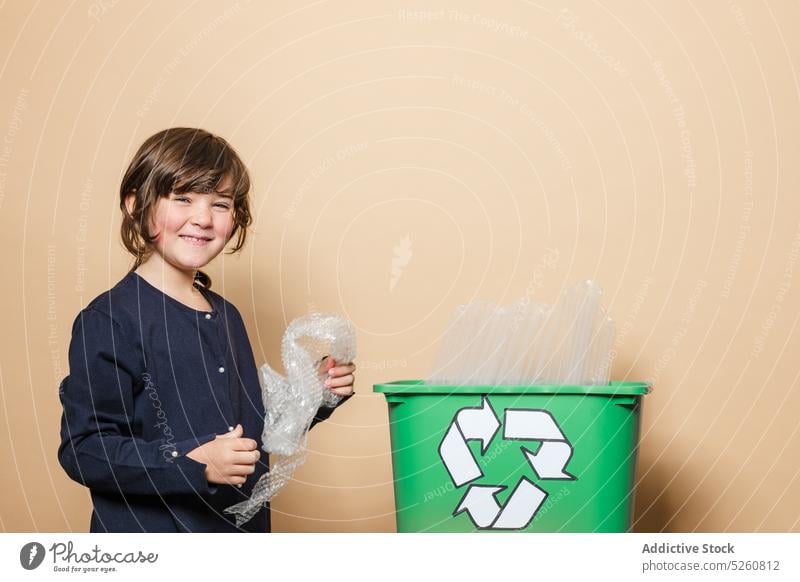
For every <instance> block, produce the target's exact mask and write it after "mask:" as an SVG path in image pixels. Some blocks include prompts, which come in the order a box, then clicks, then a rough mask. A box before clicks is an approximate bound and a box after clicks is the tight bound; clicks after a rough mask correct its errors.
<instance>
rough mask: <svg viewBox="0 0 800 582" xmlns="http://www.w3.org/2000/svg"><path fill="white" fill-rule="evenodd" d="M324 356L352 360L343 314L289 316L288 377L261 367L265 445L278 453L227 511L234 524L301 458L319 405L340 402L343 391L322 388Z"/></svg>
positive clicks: (284, 350) (351, 335) (350, 333)
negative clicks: (250, 489) (247, 492)
mask: <svg viewBox="0 0 800 582" xmlns="http://www.w3.org/2000/svg"><path fill="white" fill-rule="evenodd" d="M325 356H330V357H332V358H333V359H334V360H336V362H337V363H341V364H344V363H348V362H352V361H353V360H354V359H355V356H356V334H355V331H354V329H353V326H352V324H351V323H350V322H349V321H347V320H346V319H343V318H341V317H338V316H336V315H325V314H319V313H314V314H311V315H306V316H303V317H300V318H298V319H295V320H294V321H292V323H291V324H289V327H288V328H287V329H286V332H285V333H284V335H283V341H282V342H281V360H282V363H283V367H284V369H285V370H286V377H283V376H281V375H280V374H278V373H277V372H276V371H275V370H273V369H272V368H270V366H269V365H268V364H264V365H263V366H261V369H260V377H261V394H262V398H263V400H264V409H265V411H266V418H265V419H264V432H263V434H262V435H261V436H262V441H263V443H264V446H263V448H264V450H265V451H266V452H268V453H270V454H273V455H277V457H273V458H272V464H271V467H270V470H269V471H268V472H267V473H265V474H264V475H262V476H261V478H260V479H259V480H258V482H257V483H256V485H255V487H253V492H252V494H251V496H250V498H249V499H248V500H246V501H243V502H241V503H237V504H236V505H233V506H231V507H228V508H227V509H226V510H225V511H226V512H227V513H231V514H234V515H236V524H237V525H241V524H243V523H245V522H247V521H249V520H250V519H251V518H252V517H253V516H254V515H255V514H256V513H257V512H258V511H259V509H261V507H262V506H263V505H264V504H265V503H267V502H268V501H269V500H270V499H272V497H273V496H274V495H275V494H276V493H277V492H278V491H279V490H280V489H281V487H283V486H284V485H285V484H286V483H287V482H288V481H289V480H290V479H291V478H292V474H293V473H294V471H295V469H296V468H297V467H299V466H300V465H302V464H303V463H304V462H305V453H306V442H307V434H308V429H309V427H310V425H311V421H312V420H313V418H314V416H315V415H316V413H317V411H318V410H319V408H320V406H327V407H330V408H333V407H335V406H336V405H337V404H338V403H339V401H341V399H342V397H341V396H337V395H336V394H333V393H332V392H330V391H329V390H326V389H325V386H324V381H325V379H326V377H325V376H324V375H321V374H320V372H319V365H320V362H321V360H322V359H323V357H325Z"/></svg>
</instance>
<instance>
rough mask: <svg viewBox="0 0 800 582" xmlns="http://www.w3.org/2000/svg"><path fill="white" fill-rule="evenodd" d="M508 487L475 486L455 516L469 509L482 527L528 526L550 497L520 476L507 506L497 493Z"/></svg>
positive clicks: (520, 527)
mask: <svg viewBox="0 0 800 582" xmlns="http://www.w3.org/2000/svg"><path fill="white" fill-rule="evenodd" d="M503 489H505V487H492V486H486V485H472V486H470V487H469V488H468V489H467V492H466V494H465V495H464V497H463V498H462V499H461V503H459V505H458V508H457V509H456V511H455V513H453V515H454V516H455V515H458V514H459V513H461V512H464V511H466V512H467V514H468V515H469V518H470V519H471V520H472V523H474V524H475V525H476V526H478V527H479V528H484V529H489V528H491V529H524V528H526V527H528V524H529V523H530V522H531V520H532V519H533V516H534V515H536V512H537V511H538V510H539V507H540V506H541V505H542V503H543V502H544V500H545V499H546V498H547V492H545V491H543V490H542V489H540V488H539V487H537V486H536V485H535V484H533V483H531V482H530V481H529V480H528V479H526V478H525V477H523V478H522V479H520V481H519V483H517V486H516V487H515V488H514V491H513V492H512V493H511V496H510V497H509V498H508V500H507V501H506V504H505V506H501V505H500V504H499V503H498V502H497V499H495V495H497V493H499V492H500V491H502V490H503Z"/></svg>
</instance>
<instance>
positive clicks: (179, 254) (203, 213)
mask: <svg viewBox="0 0 800 582" xmlns="http://www.w3.org/2000/svg"><path fill="white" fill-rule="evenodd" d="M228 186H229V181H228V180H227V179H226V180H224V181H223V182H222V183H221V184H220V187H219V188H218V191H217V192H211V193H208V194H206V193H194V192H189V193H186V194H175V193H174V192H173V193H170V194H169V196H166V197H164V198H159V200H158V202H157V203H156V205H155V208H154V210H153V214H152V220H151V225H150V233H151V235H152V236H153V237H154V239H155V240H154V247H155V248H154V251H155V252H156V253H157V254H158V255H160V256H161V258H162V259H163V260H164V261H166V262H167V263H169V264H170V265H172V266H173V267H175V268H177V269H180V270H181V271H193V270H195V269H199V268H201V267H203V266H205V265H206V264H208V263H209V262H210V261H211V260H212V259H213V258H214V257H216V256H217V255H218V254H219V253H221V252H222V250H223V249H224V248H225V244H226V243H227V242H228V240H229V239H230V236H231V230H232V229H233V199H232V198H231V196H230V194H229V193H227V194H226V193H225V191H226V190H227V189H228Z"/></svg>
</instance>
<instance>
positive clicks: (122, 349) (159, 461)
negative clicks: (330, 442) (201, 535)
mask: <svg viewBox="0 0 800 582" xmlns="http://www.w3.org/2000/svg"><path fill="white" fill-rule="evenodd" d="M201 291H202V292H203V294H204V295H205V297H206V299H207V300H208V301H209V303H210V304H211V306H212V311H210V312H206V311H198V310H195V309H192V308H190V307H188V306H186V305H184V304H183V303H180V302H179V301H177V300H175V299H173V298H172V297H170V296H168V295H166V294H164V293H163V292H161V291H160V290H159V289H157V288H155V287H153V286H152V285H150V284H149V283H148V282H147V281H145V280H144V279H143V278H142V277H141V276H139V275H138V274H136V273H129V274H128V275H126V276H125V278H123V279H122V280H121V281H120V282H119V283H118V284H117V285H116V286H115V287H114V288H113V289H111V290H109V291H107V292H105V293H103V294H101V295H100V296H99V297H97V298H96V299H94V300H93V301H92V302H91V303H90V304H89V305H88V306H87V307H86V308H85V309H83V310H82V311H81V312H80V313H79V314H78V316H77V318H76V319H75V323H74V325H73V328H72V340H71V343H70V347H69V367H70V370H69V371H70V373H69V376H67V377H66V378H65V379H64V380H63V381H62V382H61V386H60V388H59V396H60V398H61V403H62V405H63V408H64V411H63V415H62V418H61V445H60V446H59V449H58V459H59V462H60V463H61V465H62V466H63V467H64V470H65V471H66V472H67V474H68V475H69V476H70V477H71V478H72V479H74V480H75V481H77V482H79V483H81V484H83V485H85V486H87V487H88V488H89V489H90V491H91V497H92V504H93V507H94V510H93V512H92V516H91V522H90V527H89V530H90V531H92V532H235V531H253V532H267V531H269V530H270V519H269V508H268V507H267V508H264V509H262V510H261V511H260V512H259V513H258V514H257V515H256V516H255V517H254V518H253V519H252V520H250V521H249V522H247V523H246V524H244V525H243V526H242V527H241V528H238V527H236V525H235V518H234V517H233V516H230V515H228V514H226V513H224V512H223V510H224V509H225V508H226V507H228V506H230V505H233V504H234V503H238V502H240V501H243V500H244V499H245V498H247V497H248V496H249V494H250V492H251V491H252V488H253V485H255V483H256V481H257V480H258V478H259V477H260V476H261V475H263V474H264V472H265V471H266V470H267V469H268V468H269V458H268V455H266V454H265V453H264V452H263V451H262V455H261V459H260V460H259V461H258V462H257V463H256V471H255V473H253V474H252V475H250V476H248V478H247V482H246V483H245V484H244V485H243V486H242V487H241V488H237V487H234V486H230V485H212V484H210V483H208V481H206V478H205V473H204V471H205V467H206V466H205V465H204V464H202V463H198V462H196V461H194V460H192V459H190V458H189V457H187V456H186V453H187V452H189V451H191V450H192V449H194V448H196V447H198V446H200V445H202V444H204V443H206V442H208V441H210V440H212V439H214V437H215V436H216V435H218V434H222V433H225V432H227V431H228V430H229V428H230V427H234V426H236V425H237V424H241V425H242V427H243V428H244V436H245V437H248V438H252V439H254V440H255V441H256V442H258V443H259V449H260V447H261V433H262V429H263V427H264V404H263V402H262V398H261V388H260V384H259V380H258V370H257V369H256V364H255V359H254V358H253V351H252V348H251V346H250V342H249V340H248V338H247V331H246V330H245V327H244V323H243V321H242V318H241V315H240V314H239V312H238V310H237V309H236V308H235V307H234V306H233V305H232V304H231V303H229V302H228V301H226V300H225V299H224V298H222V297H221V296H220V295H218V294H216V293H214V292H212V291H210V290H205V289H201ZM348 398H349V397H348ZM342 402H344V399H343V400H342ZM333 410H334V409H333V408H326V407H322V408H320V410H319V411H318V413H317V416H316V417H315V419H314V421H313V423H312V426H313V425H314V424H316V423H317V422H319V421H321V420H324V419H325V418H327V417H328V416H330V414H331V413H332V412H333Z"/></svg>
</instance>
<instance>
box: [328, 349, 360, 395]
mask: <svg viewBox="0 0 800 582" xmlns="http://www.w3.org/2000/svg"><path fill="white" fill-rule="evenodd" d="M319 371H320V375H321V376H324V377H326V378H327V379H326V380H325V387H326V388H327V389H328V390H330V391H331V392H333V393H334V394H337V395H338V396H350V395H351V394H353V393H354V389H353V383H354V382H355V381H356V377H355V371H356V365H355V364H354V363H353V362H349V363H347V364H342V365H341V366H337V365H336V360H334V359H333V358H331V357H330V356H327V357H325V358H324V359H323V360H322V362H320V365H319Z"/></svg>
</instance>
